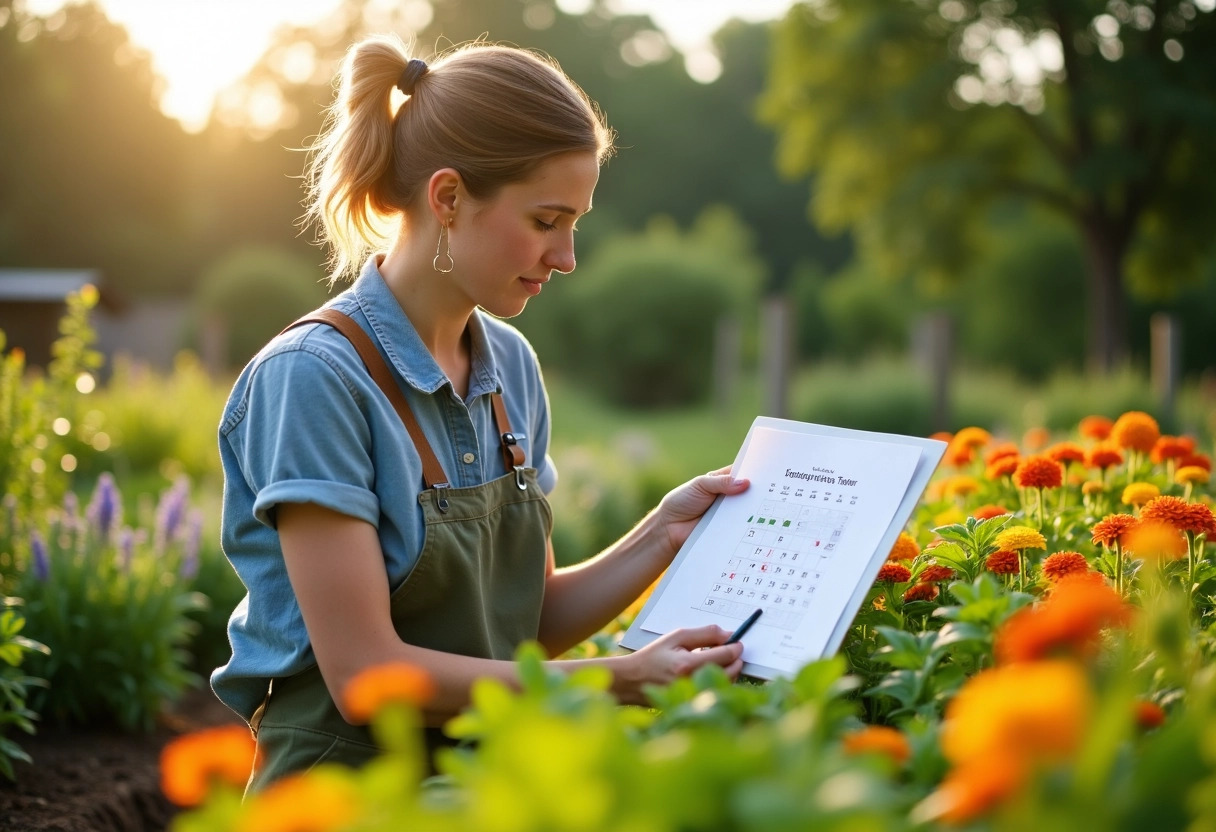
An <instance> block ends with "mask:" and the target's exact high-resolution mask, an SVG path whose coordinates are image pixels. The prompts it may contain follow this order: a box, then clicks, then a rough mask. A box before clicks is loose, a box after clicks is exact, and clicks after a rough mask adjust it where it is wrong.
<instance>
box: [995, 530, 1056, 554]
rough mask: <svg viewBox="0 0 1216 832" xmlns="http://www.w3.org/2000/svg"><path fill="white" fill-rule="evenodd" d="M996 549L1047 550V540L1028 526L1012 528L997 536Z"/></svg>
mask: <svg viewBox="0 0 1216 832" xmlns="http://www.w3.org/2000/svg"><path fill="white" fill-rule="evenodd" d="M994 542H995V543H996V548H998V549H1010V550H1013V551H1017V550H1020V549H1046V548H1047V539H1046V538H1044V537H1043V535H1041V534H1039V533H1038V532H1036V531H1035V530H1034V529H1032V528H1029V527H1027V526H1010V527H1009V528H1007V529H1005V530H1004V531H1003V532H1001V533H1000V534H998V535H997V536H996V540H995V541H994Z"/></svg>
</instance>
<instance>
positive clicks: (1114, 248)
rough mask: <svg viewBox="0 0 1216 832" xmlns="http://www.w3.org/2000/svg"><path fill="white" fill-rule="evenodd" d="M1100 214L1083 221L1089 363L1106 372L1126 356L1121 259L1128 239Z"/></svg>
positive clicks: (1098, 371)
mask: <svg viewBox="0 0 1216 832" xmlns="http://www.w3.org/2000/svg"><path fill="white" fill-rule="evenodd" d="M1113 225H1114V224H1113V223H1111V222H1110V221H1109V220H1108V219H1106V218H1105V217H1102V216H1089V217H1086V218H1085V219H1083V220H1082V230H1083V232H1084V236H1085V257H1086V260H1087V263H1088V266H1089V269H1088V271H1089V276H1088V277H1089V281H1088V282H1089V293H1088V296H1089V328H1088V331H1089V338H1088V356H1087V358H1088V366H1089V369H1090V371H1091V372H1096V373H1101V374H1108V373H1110V372H1111V371H1112V370H1114V369H1115V368H1116V367H1118V366H1119V365H1120V364H1121V363H1123V362H1124V361H1125V360H1126V359H1127V354H1128V351H1127V344H1128V338H1127V312H1126V303H1125V301H1124V297H1123V259H1124V255H1125V253H1126V252H1127V240H1126V239H1123V238H1122V236H1121V235H1120V234H1119V233H1118V232H1117V231H1116V230H1115V229H1114V227H1113Z"/></svg>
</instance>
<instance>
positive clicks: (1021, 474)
mask: <svg viewBox="0 0 1216 832" xmlns="http://www.w3.org/2000/svg"><path fill="white" fill-rule="evenodd" d="M1013 484H1014V485H1016V486H1017V487H1018V488H1059V487H1060V486H1061V485H1063V484H1064V469H1063V468H1062V467H1061V466H1060V463H1058V462H1056V461H1055V460H1054V459H1051V458H1049V457H1046V456H1030V457H1027V458H1026V459H1024V460H1022V462H1021V464H1020V465H1018V467H1017V470H1015V471H1014V472H1013Z"/></svg>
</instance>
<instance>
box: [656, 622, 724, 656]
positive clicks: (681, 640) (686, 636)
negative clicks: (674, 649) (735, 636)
mask: <svg viewBox="0 0 1216 832" xmlns="http://www.w3.org/2000/svg"><path fill="white" fill-rule="evenodd" d="M664 638H665V639H669V640H670V641H671V643H672V644H673V645H677V646H679V647H683V648H685V649H687V650H696V649H697V648H699V647H714V646H716V645H719V644H722V643H723V642H724V641H726V640H727V639H728V638H730V632H729V631H727V630H723V629H722V628H721V627H719V626H718V625H717V624H706V625H705V626H703V627H684V628H681V629H679V630H672V631H671V632H670V633H668V634H667V635H666V636H664Z"/></svg>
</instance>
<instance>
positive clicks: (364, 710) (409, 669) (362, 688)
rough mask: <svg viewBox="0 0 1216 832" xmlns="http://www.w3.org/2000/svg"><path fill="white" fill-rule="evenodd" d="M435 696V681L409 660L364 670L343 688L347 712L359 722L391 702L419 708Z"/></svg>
mask: <svg viewBox="0 0 1216 832" xmlns="http://www.w3.org/2000/svg"><path fill="white" fill-rule="evenodd" d="M434 695H435V684H434V682H432V681H431V677H430V676H429V675H428V674H427V672H426V671H425V670H423V669H422V668H420V667H418V666H416V665H412V664H409V663H408V662H388V663H386V664H379V665H375V666H373V667H369V668H367V669H366V670H363V671H360V672H359V674H358V675H356V676H355V677H354V678H353V679H351V680H350V682H348V683H347V685H346V688H345V689H344V690H343V691H342V699H343V702H344V704H345V705H346V712H347V714H348V715H349V716H350V717H351V719H353V720H355V721H356V722H368V721H370V720H371V719H372V717H374V716H375V715H376V713H377V712H378V711H379V710H381V709H382V708H384V707H385V706H386V705H389V704H405V705H409V706H411V707H415V708H416V707H418V706H420V705H424V704H426V703H427V702H429V701H430V699H431V697H432V696H434Z"/></svg>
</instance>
